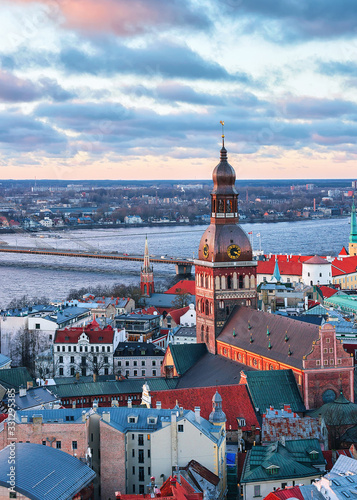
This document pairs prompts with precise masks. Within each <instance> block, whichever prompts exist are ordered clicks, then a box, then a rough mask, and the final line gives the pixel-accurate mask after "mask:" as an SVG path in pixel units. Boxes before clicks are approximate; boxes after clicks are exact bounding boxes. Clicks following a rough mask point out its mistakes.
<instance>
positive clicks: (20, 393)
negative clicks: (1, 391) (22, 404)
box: [19, 387, 27, 398]
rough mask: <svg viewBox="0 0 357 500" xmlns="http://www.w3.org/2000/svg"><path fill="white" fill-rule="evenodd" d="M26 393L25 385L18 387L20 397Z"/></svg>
mask: <svg viewBox="0 0 357 500" xmlns="http://www.w3.org/2000/svg"><path fill="white" fill-rule="evenodd" d="M26 394H27V389H26V388H25V387H20V390H19V396H20V398H22V397H24V396H26Z"/></svg>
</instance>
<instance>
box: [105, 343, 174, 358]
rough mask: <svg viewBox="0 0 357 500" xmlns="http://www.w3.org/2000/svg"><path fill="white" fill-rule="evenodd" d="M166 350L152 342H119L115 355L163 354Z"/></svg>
mask: <svg viewBox="0 0 357 500" xmlns="http://www.w3.org/2000/svg"><path fill="white" fill-rule="evenodd" d="M164 355H165V351H164V349H162V348H161V347H159V346H157V345H156V344H153V343H152V342H119V344H118V345H117V348H116V349H115V353H114V356H115V357H122V356H130V357H133V356H162V357H164Z"/></svg>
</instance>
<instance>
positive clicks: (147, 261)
mask: <svg viewBox="0 0 357 500" xmlns="http://www.w3.org/2000/svg"><path fill="white" fill-rule="evenodd" d="M150 270H151V269H150V258H149V245H148V237H147V236H146V238H145V251H144V267H143V271H144V272H149V271H150Z"/></svg>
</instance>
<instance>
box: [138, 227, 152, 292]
mask: <svg viewBox="0 0 357 500" xmlns="http://www.w3.org/2000/svg"><path fill="white" fill-rule="evenodd" d="M140 290H141V295H144V296H146V297H150V295H151V294H152V293H154V270H153V267H152V266H151V265H150V258H149V246H148V238H147V237H146V240H145V252H144V266H143V267H142V268H141V273H140Z"/></svg>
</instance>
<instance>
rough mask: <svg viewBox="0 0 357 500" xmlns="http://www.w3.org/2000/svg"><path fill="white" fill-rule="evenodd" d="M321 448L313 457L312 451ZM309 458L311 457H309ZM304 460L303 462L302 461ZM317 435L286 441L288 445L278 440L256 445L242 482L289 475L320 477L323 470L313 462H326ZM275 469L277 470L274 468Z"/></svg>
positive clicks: (247, 463)
mask: <svg viewBox="0 0 357 500" xmlns="http://www.w3.org/2000/svg"><path fill="white" fill-rule="evenodd" d="M312 450H313V451H317V452H318V455H317V457H316V455H315V457H316V458H315V459H314V460H313V459H312V458H311V455H310V451H312ZM306 458H307V460H306ZM302 462H303V463H302ZM324 463H325V462H324V458H323V456H322V452H321V448H320V445H319V442H318V440H317V439H300V440H299V441H286V443H285V446H283V445H282V444H281V443H279V442H274V443H271V444H269V445H268V446H253V448H252V449H251V450H250V451H248V453H247V458H246V460H245V463H244V468H243V472H242V477H241V482H242V483H251V482H258V481H273V480H274V479H275V480H278V481H280V480H282V479H287V478H299V477H311V476H314V477H318V476H320V474H319V471H318V470H317V469H316V468H315V467H313V465H312V464H316V465H320V464H324ZM272 469H274V471H275V472H274V473H271V472H269V471H271V470H272Z"/></svg>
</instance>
